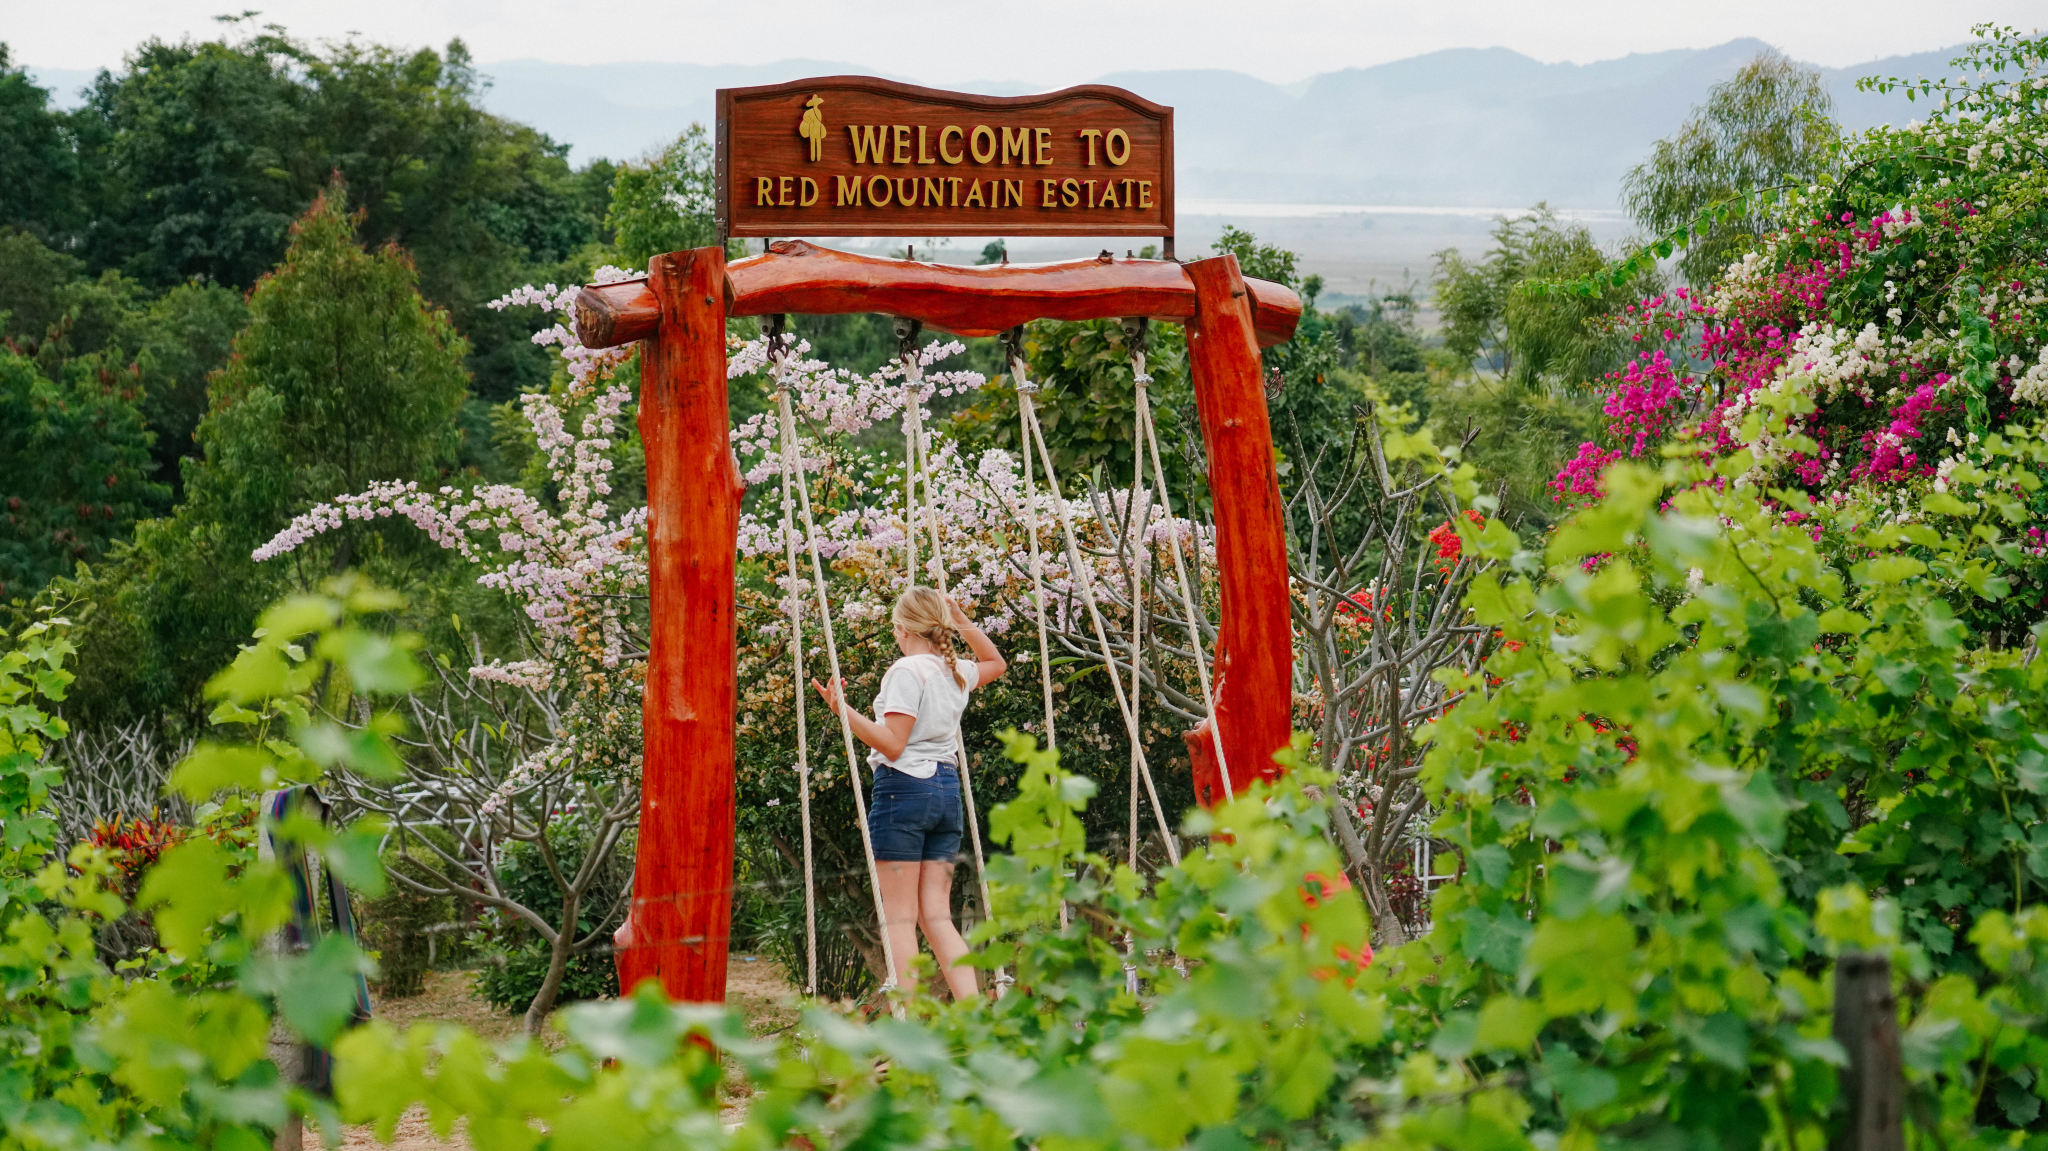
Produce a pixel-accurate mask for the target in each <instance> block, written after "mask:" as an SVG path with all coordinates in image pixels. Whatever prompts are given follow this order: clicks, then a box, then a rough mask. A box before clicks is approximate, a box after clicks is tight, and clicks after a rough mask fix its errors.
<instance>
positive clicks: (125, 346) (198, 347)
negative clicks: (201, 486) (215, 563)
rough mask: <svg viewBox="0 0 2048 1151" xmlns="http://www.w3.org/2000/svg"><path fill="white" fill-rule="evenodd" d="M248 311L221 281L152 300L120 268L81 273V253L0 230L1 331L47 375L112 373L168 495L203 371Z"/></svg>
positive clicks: (197, 404) (178, 480) (195, 418)
mask: <svg viewBox="0 0 2048 1151" xmlns="http://www.w3.org/2000/svg"><path fill="white" fill-rule="evenodd" d="M247 315H248V313H247V309H246V308H245V307H244V306H243V303H242V297H241V294H240V293H239V292H236V291H233V290H232V289H228V288H223V287H221V286H219V285H218V284H198V283H193V284H180V285H179V286H177V287H175V288H172V289H171V290H170V291H168V292H166V293H164V294H163V295H162V296H159V297H156V298H154V299H152V298H151V297H150V296H149V295H148V293H147V292H146V291H144V290H143V289H142V287H141V286H140V285H139V284H137V283H135V282H134V281H133V280H130V279H128V278H127V277H124V276H122V275H121V274H120V273H118V272H108V273H105V274H103V275H101V276H100V277H98V278H97V279H94V278H90V277H87V276H86V275H85V273H84V268H83V265H82V263H81V262H80V261H79V260H77V259H75V258H73V257H71V256H69V255H66V254H64V253H61V252H58V251H55V250H53V249H51V248H49V247H48V246H47V245H45V244H43V243H42V242H40V241H38V240H37V239H36V238H35V237H34V236H31V235H29V234H28V233H26V232H20V231H0V337H4V338H5V339H6V340H7V342H8V343H10V344H12V345H13V347H14V349H16V350H18V351H19V353H20V354H22V355H24V356H26V357H28V358H29V359H31V360H33V361H35V364H36V366H37V369H38V370H39V371H41V372H42V373H43V374H44V375H45V376H47V377H49V378H50V379H51V380H53V381H58V382H62V381H64V380H65V379H67V378H68V377H69V376H70V375H71V374H72V373H73V372H74V371H76V372H82V373H85V374H87V375H91V376H94V377H99V378H102V379H107V378H118V380H119V386H120V388H121V389H122V390H124V391H130V392H133V393H134V395H133V396H132V397H131V398H132V400H133V403H134V406H135V408H136V410H137V411H138V412H139V413H140V414H141V416H142V419H143V421H144V422H145V423H146V425H147V426H148V430H149V431H150V433H151V438H152V440H153V442H152V443H151V445H150V456H151V457H152V465H151V466H152V467H153V469H154V474H153V475H152V476H151V477H150V478H151V479H153V480H154V481H156V482H158V483H166V484H169V485H170V487H171V492H172V494H173V496H174V497H175V496H176V495H178V494H179V493H180V492H181V491H182V489H183V476H182V474H181V469H180V467H179V461H180V460H182V459H184V458H185V457H187V456H189V455H191V454H192V452H193V450H194V449H193V441H192V433H193V430H194V428H196V427H197V426H198V423H199V418H200V416H202V415H203V414H205V411H206V377H207V375H208V374H209V373H210V372H212V371H213V370H214V369H215V368H217V367H219V366H220V365H221V364H222V363H223V362H225V361H226V360H227V357H228V346H229V343H230V342H231V341H232V340H233V338H234V335H235V333H236V332H237V331H238V330H240V329H241V327H242V325H243V323H244V322H245V321H246V319H247Z"/></svg>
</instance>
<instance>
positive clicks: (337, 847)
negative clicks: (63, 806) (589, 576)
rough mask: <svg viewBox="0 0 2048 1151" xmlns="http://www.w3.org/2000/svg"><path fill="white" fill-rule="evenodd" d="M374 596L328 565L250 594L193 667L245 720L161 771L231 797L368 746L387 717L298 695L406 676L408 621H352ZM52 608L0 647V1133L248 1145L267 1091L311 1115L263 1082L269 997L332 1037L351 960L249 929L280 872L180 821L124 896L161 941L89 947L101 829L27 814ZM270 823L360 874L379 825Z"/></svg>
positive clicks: (41, 789)
mask: <svg viewBox="0 0 2048 1151" xmlns="http://www.w3.org/2000/svg"><path fill="white" fill-rule="evenodd" d="M395 602H396V601H395V600H394V599H393V598H392V597H391V596H389V595H388V594H387V593H383V592H379V591H377V590H376V589H374V588H370V587H368V586H366V585H362V584H359V583H340V584H337V585H335V586H334V587H333V588H332V589H331V591H330V593H328V594H325V595H321V596H309V597H303V598H301V599H298V600H295V601H292V602H289V603H285V604H281V605H279V606H278V607H276V608H274V609H272V610H271V611H269V612H267V613H266V614H265V616H264V621H263V622H264V625H265V630H264V632H263V633H262V634H261V635H259V637H258V638H257V641H256V643H254V644H253V645H252V646H251V647H250V648H249V649H247V650H246V651H245V652H244V653H243V654H242V656H240V657H238V658H237V660H236V662H235V664H234V666H233V667H231V668H230V669H229V670H227V671H225V672H223V673H222V674H221V675H220V676H219V677H217V678H216V679H215V680H214V682H213V683H212V684H211V685H210V687H209V692H210V694H211V695H212V696H213V697H214V698H216V699H219V700H220V701H221V704H220V708H219V710H218V712H217V716H218V718H219V719H220V720H221V722H223V723H225V724H229V725H240V726H246V727H247V729H248V731H249V735H248V738H247V739H245V740H241V741H235V742H222V743H216V744H213V745H210V746H208V747H205V748H202V749H201V751H200V752H199V753H197V754H195V756H194V757H193V758H192V759H191V760H189V761H187V762H186V763H185V764H183V765H181V767H180V769H179V773H178V777H179V778H178V782H179V784H180V786H182V787H183V788H185V789H186V790H187V791H188V793H189V794H192V795H195V796H203V797H206V798H208V799H209V800H211V801H213V802H215V803H218V804H219V805H220V806H221V807H222V808H234V807H237V806H239V805H243V804H245V803H246V798H245V793H244V792H242V791H240V790H228V791H226V792H219V791H218V789H219V788H220V787H227V788H230V789H240V788H244V787H255V786H261V785H264V784H267V783H270V782H273V781H276V780H281V779H289V778H310V777H313V776H315V775H317V772H318V769H319V765H321V764H323V763H331V762H340V761H348V762H352V763H362V762H370V761H380V760H385V759H389V758H390V757H391V756H392V754H393V753H392V749H391V747H390V745H389V743H388V742H387V739H386V734H385V733H386V732H388V731H389V730H390V727H389V725H388V724H381V723H380V724H373V725H372V728H371V730H369V731H367V732H365V733H362V734H360V735H354V736H349V735H339V733H338V729H336V728H334V727H333V726H332V725H331V724H328V723H325V722H323V721H321V720H319V719H318V718H317V717H316V716H315V715H314V714H313V712H312V711H311V710H310V708H311V705H312V704H313V702H314V701H315V700H318V701H319V702H322V703H326V704H338V705H341V706H347V705H349V704H352V703H360V704H361V705H363V706H365V707H367V708H369V709H370V710H372V711H373V712H374V710H375V709H376V707H377V701H379V700H382V699H388V698H389V697H390V696H391V695H392V694H393V693H402V692H403V691H405V690H408V689H409V688H410V687H411V686H412V685H413V684H414V683H415V682H416V679H417V676H418V669H417V668H416V667H415V666H414V665H413V664H412V662H411V657H410V655H409V654H408V652H407V648H408V644H407V642H406V641H405V640H404V639H403V638H402V637H390V636H385V635H383V634H380V633H378V632H375V631H372V630H369V629H368V628H366V627H365V626H364V619H363V617H364V616H365V615H368V614H376V613H381V612H384V611H387V610H389V609H390V608H391V607H393V606H394V605H395ZM64 627H65V623H64V621H62V620H54V619H53V620H49V621H46V622H44V623H39V624H36V625H32V626H30V627H29V628H27V629H25V630H24V631H23V632H22V633H21V634H20V635H19V636H17V637H16V639H15V641H14V643H13V645H12V647H11V648H10V649H9V650H8V651H7V653H6V654H5V655H4V656H0V720H4V723H0V823H4V825H5V827H6V829H7V832H6V848H5V850H4V852H0V971H4V972H5V973H6V980H7V988H8V994H7V996H6V997H5V999H4V1000H0V1145H4V1146H8V1147H22V1148H31V1147H33V1148H74V1147H76V1148H84V1147H90V1146H117V1145H139V1144H141V1143H143V1142H147V1143H149V1144H150V1145H152V1146H159V1147H202V1146H204V1147H260V1146H263V1145H265V1144H267V1143H268V1142H269V1141H270V1134H269V1133H270V1131H271V1130H274V1129H275V1128H277V1127H279V1126H281V1125H282V1123H283V1121H284V1119H285V1117H286V1115H287V1114H288V1109H291V1108H297V1109H299V1110H301V1111H309V1112H312V1113H314V1114H315V1115H331V1114H332V1111H331V1108H330V1107H328V1105H327V1104H325V1103H324V1102H323V1101H321V1100H319V1099H316V1098H313V1097H311V1096H309V1095H307V1094H306V1093H305V1092H304V1091H302V1090H299V1089H297V1088H295V1087H292V1086H291V1085H289V1084H286V1083H283V1082H280V1080H279V1076H278V1072H277V1069H276V1067H275V1066H273V1065H272V1064H271V1063H270V1061H269V1059H268V1058H267V1056H268V1055H269V1053H270V1050H271V1047H270V1043H271V1038H272V1034H273V1032H272V1019H273V1015H275V1016H276V1017H277V1018H278V1019H279V1020H280V1021H281V1023H282V1025H283V1027H284V1031H283V1033H282V1034H283V1036H284V1037H285V1038H287V1039H288V1040H290V1041H291V1042H298V1041H301V1040H304V1041H310V1042H315V1043H322V1044H326V1043H331V1042H332V1041H333V1040H334V1038H335V1036H336V1034H337V1033H338V1031H339V1029H340V1027H341V1025H342V1023H343V1022H344V1021H345V1020H346V1018H347V1017H348V1015H349V1013H350V1011H351V1010H352V1007H353V995H354V992H353V985H354V979H355V976H356V973H357V972H358V971H360V970H363V969H364V966H365V964H366V960H365V959H364V958H363V957H362V955H361V954H360V953H359V952H357V951H356V950H355V948H354V946H353V944H350V943H349V942H348V941H347V940H346V939H344V938H342V937H340V936H329V937H327V938H326V939H324V940H322V941H321V942H320V943H319V944H318V945H317V946H315V947H314V948H313V949H312V950H311V951H310V952H308V953H306V954H304V955H293V954H289V953H277V952H274V951H271V950H270V949H268V948H267V947H265V946H263V940H264V938H265V937H266V936H267V935H268V934H269V933H270V932H271V931H273V930H275V929H276V928H278V927H279V926H280V925H282V924H283V923H284V922H285V921H286V919H287V918H288V917H289V916H290V913H291V895H290V881H289V879H288V878H287V877H286V876H285V874H284V873H283V872H282V871H281V870H279V869H278V868H277V866H276V865H274V864H272V863H269V862H265V861H262V860H258V859H257V858H255V855H254V852H253V851H251V850H249V848H248V846H247V841H246V840H243V839H239V838H236V837H233V836H225V837H218V838H216V837H212V836H206V835H201V836H194V837H191V838H188V839H186V840H184V841H183V842H181V843H179V844H178V845H176V846H174V847H171V848H170V849H168V850H167V851H165V852H164V853H163V855H162V857H161V860H160V862H159V863H158V864H157V866H155V867H154V868H152V869H151V870H150V871H149V873H148V874H147V875H146V876H145V878H144V880H143V883H142V888H141V892H140V894H139V896H138V899H137V906H138V907H140V908H142V909H145V910H147V911H149V912H150V914H151V917H152V920H153V923H154V925H155V928H156V931H157V934H158V936H159V937H160V938H161V940H162V943H163V949H162V950H160V951H156V952H152V953H151V954H150V955H149V956H147V957H146V958H144V959H143V960H140V961H137V962H134V963H130V964H124V967H127V968H128V970H126V971H125V972H124V973H123V974H121V975H116V974H115V973H114V972H112V971H109V970H108V969H107V968H106V967H105V966H103V965H102V964H101V963H100V961H99V960H98V958H97V957H96V956H95V954H94V950H93V942H92V933H93V928H94V925H95V924H96V923H99V922H104V921H109V920H112V919H115V918H118V917H119V916H121V915H122V914H123V913H124V912H125V911H126V910H127V908H126V905H125V904H123V902H122V901H121V899H120V898H119V897H118V896H117V895H115V894H113V891H112V883H111V880H113V879H114V878H115V876H116V869H115V867H114V865H113V863H112V862H110V860H109V859H108V857H107V854H106V852H105V850H104V849H103V848H98V847H95V846H92V845H89V844H87V845H80V846H78V847H76V848H74V849H72V850H71V851H70V852H69V853H68V854H60V853H59V852H58V850H57V848H58V845H57V844H56V843H55V841H54V833H55V821H54V820H52V819H50V818H49V815H48V802H49V801H48V787H49V784H50V783H51V782H52V777H53V776H54V775H55V772H56V769H55V768H53V767H46V766H44V765H43V763H42V756H43V752H44V751H45V749H46V747H47V744H48V741H50V740H52V739H57V738H61V737H62V736H63V735H64V734H65V731H64V726H63V724H62V721H60V720H56V719H54V718H52V717H50V716H49V715H47V714H46V713H45V712H44V711H43V710H41V708H42V706H44V705H45V704H43V703H39V698H38V697H40V700H41V701H46V702H47V703H55V702H57V701H60V700H62V699H63V698H64V695H65V685H66V682H67V681H68V678H69V673H68V672H67V671H66V670H64V667H63V664H64V662H65V658H66V657H67V656H68V655H69V654H70V653H71V651H72V648H71V645H70V644H69V642H68V641H67V640H65V639H64V638H63V629H64ZM272 832H273V834H275V835H276V836H277V837H279V839H280V840H281V841H282V842H283V843H284V844H285V845H286V846H287V847H290V846H291V845H294V844H296V845H298V846H300V847H302V848H303V849H305V850H308V851H312V852H316V853H318V854H319V855H320V856H321V857H322V863H323V866H325V867H329V868H333V869H335V870H336V872H337V873H339V874H341V875H344V876H346V877H348V878H349V879H350V880H351V881H353V882H357V883H359V884H363V885H365V886H366V887H368V889H369V890H370V891H371V892H372V893H374V892H375V890H376V888H375V884H376V882H377V880H378V879H379V877H380V876H381V871H380V870H379V869H378V867H377V863H376V844H377V841H378V839H379V838H380V829H379V828H377V827H375V826H363V827H357V828H353V829H349V830H346V831H335V830H332V829H329V828H327V827H325V826H323V825H322V824H320V823H319V822H317V821H315V820H313V819H311V818H309V817H306V816H299V815H295V816H292V817H289V818H287V819H286V820H285V821H284V822H283V823H282V824H280V825H278V826H276V827H275V828H273V829H272Z"/></svg>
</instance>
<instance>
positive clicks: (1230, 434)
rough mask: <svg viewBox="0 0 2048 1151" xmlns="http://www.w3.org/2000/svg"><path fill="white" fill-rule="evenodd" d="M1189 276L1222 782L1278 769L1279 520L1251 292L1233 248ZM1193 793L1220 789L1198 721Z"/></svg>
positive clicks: (1287, 639)
mask: <svg viewBox="0 0 2048 1151" xmlns="http://www.w3.org/2000/svg"><path fill="white" fill-rule="evenodd" d="M1182 267H1183V268H1185V270H1186V271H1187V276H1188V279H1189V280H1190V281H1192V282H1193V283H1194V286H1195V314H1194V316H1193V317H1192V318H1190V319H1189V320H1188V372H1189V375H1190V376H1191V377H1192V379H1193V382H1194V387H1195V401H1196V404H1197V406H1198V407H1199V408H1200V409H1201V417H1202V440H1203V442H1204V443H1205V444H1206V445H1207V450H1208V455H1209V494H1210V498H1211V499H1212V501H1213V502H1214V505H1215V511H1216V565H1217V568H1218V569H1219V574H1220V575H1221V577H1222V584H1223V604H1222V621H1221V623H1220V625H1219V630H1218V634H1217V638H1216V718H1217V722H1218V724H1219V725H1220V726H1221V728H1222V735H1223V758H1224V760H1225V762H1226V763H1227V764H1228V765H1229V768H1230V785H1231V788H1232V789H1233V790H1235V791H1239V792H1242V791H1243V790H1244V789H1245V788H1246V787H1248V786H1250V785H1251V783H1252V781H1253V780H1255V779H1261V778H1265V779H1270V778H1272V777H1274V776H1276V775H1278V774H1279V771H1280V769H1279V767H1278V766H1277V765H1275V764H1274V762H1273V753H1274V752H1276V751H1279V750H1280V749H1281V748H1284V747H1286V746H1287V743H1288V740H1289V738H1290V737H1291V736H1292V734H1293V699H1294V696H1293V692H1294V682H1293V674H1294V644H1293V623H1292V620H1291V618H1290V616H1289V612H1288V602H1287V548H1286V542H1285V534H1284V533H1285V531H1286V523H1285V520H1284V518H1283V512H1282V506H1281V503H1280V477H1279V474H1278V473H1277V472H1276V471H1275V470H1274V467H1273V428H1272V422H1271V420H1270V419H1269V418H1268V417H1267V415H1266V386H1265V379H1264V371H1263V370H1262V367H1261V365H1260V363H1259V345H1258V340H1257V338H1256V336H1255V334H1254V332H1253V328H1252V299H1251V294H1250V292H1249V290H1248V289H1247V288H1246V287H1245V282H1244V277H1243V276H1242V275H1241V274H1239V272H1238V268H1237V257H1235V256H1227V255H1226V256H1215V257H1212V258H1210V259H1207V260H1197V261H1195V262H1194V263H1191V264H1185V265H1182ZM1186 738H1187V742H1188V752H1189V754H1190V755H1192V756H1193V758H1194V770H1195V798H1196V799H1197V800H1198V801H1199V802H1201V804H1202V805H1203V806H1205V807H1207V806H1210V805H1213V804H1215V803H1217V802H1219V801H1220V800H1222V799H1223V795H1224V792H1223V780H1222V776H1221V773H1220V772H1219V771H1218V768H1217V763H1216V750H1215V739H1214V737H1213V736H1212V735H1211V733H1210V731H1209V724H1208V723H1207V722H1204V723H1202V724H1201V725H1199V726H1197V727H1196V728H1195V729H1194V730H1193V731H1191V732H1189V733H1187V737H1186Z"/></svg>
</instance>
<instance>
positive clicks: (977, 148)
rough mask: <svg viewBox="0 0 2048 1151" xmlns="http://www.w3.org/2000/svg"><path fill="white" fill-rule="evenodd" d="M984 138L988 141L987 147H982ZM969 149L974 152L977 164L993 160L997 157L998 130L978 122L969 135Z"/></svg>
mask: <svg viewBox="0 0 2048 1151" xmlns="http://www.w3.org/2000/svg"><path fill="white" fill-rule="evenodd" d="M983 140H986V141H988V146H987V147H986V148H984V147H982V141H983ZM967 150H968V151H969V152H972V153H973V154H974V162H975V163H977V164H987V163H990V162H991V161H993V160H994V159H995V158H996V130H995V129H994V128H991V127H989V126H988V125H987V124H976V125H975V126H974V131H973V132H972V133H970V134H969V135H968V137H967Z"/></svg>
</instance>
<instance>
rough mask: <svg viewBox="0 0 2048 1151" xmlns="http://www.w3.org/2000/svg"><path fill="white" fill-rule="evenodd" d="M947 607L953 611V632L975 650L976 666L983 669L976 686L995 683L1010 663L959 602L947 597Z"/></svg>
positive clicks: (1008, 667) (1008, 668)
mask: <svg viewBox="0 0 2048 1151" xmlns="http://www.w3.org/2000/svg"><path fill="white" fill-rule="evenodd" d="M946 607H947V608H949V609H951V612H950V614H951V615H952V617H953V618H952V620H951V621H949V622H951V623H952V625H953V630H955V631H957V632H959V633H960V637H961V638H962V639H965V640H966V641H967V646H968V647H970V648H972V649H973V650H974V663H975V666H976V667H978V668H980V669H981V678H980V679H978V680H976V681H975V684H974V686H976V687H980V686H982V685H983V684H988V683H994V682H995V681H996V679H997V678H998V677H999V676H1001V675H1002V674H1003V673H1004V672H1006V671H1008V670H1010V661H1009V660H1006V659H1004V658H1003V653H1002V652H999V651H997V650H996V645H995V641H994V640H992V639H990V638H988V633H987V632H985V631H982V630H981V629H980V628H978V627H975V626H974V621H973V620H971V619H969V618H967V613H966V612H964V611H962V610H960V601H959V600H956V599H954V598H953V597H951V596H947V597H946Z"/></svg>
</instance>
